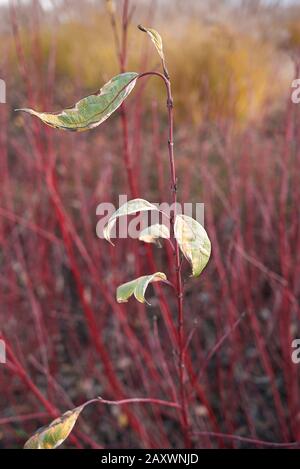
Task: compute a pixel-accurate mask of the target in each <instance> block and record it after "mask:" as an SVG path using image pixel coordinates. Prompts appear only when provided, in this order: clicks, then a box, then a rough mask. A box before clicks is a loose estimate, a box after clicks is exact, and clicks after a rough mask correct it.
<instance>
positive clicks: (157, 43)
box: [138, 24, 169, 78]
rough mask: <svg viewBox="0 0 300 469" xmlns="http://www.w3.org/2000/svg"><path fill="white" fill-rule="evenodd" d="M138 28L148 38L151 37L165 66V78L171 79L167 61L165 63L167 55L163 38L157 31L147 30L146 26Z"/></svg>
mask: <svg viewBox="0 0 300 469" xmlns="http://www.w3.org/2000/svg"><path fill="white" fill-rule="evenodd" d="M138 28H139V29H140V30H141V31H143V32H144V33H147V34H148V36H149V37H150V39H151V41H152V42H153V44H154V45H155V48H156V50H157V52H158V54H159V56H160V58H161V60H162V65H163V69H164V72H165V76H166V77H167V78H169V73H168V70H167V67H166V61H165V54H164V50H163V42H162V38H161V35H160V34H159V33H158V32H157V31H156V30H155V29H152V28H145V26H142V25H141V24H140V25H139V26H138Z"/></svg>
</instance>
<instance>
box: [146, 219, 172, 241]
mask: <svg viewBox="0 0 300 469" xmlns="http://www.w3.org/2000/svg"><path fill="white" fill-rule="evenodd" d="M159 238H164V239H168V238H170V231H169V228H168V227H167V226H166V225H160V224H159V223H156V224H154V225H151V226H148V227H147V228H145V229H144V230H142V231H141V233H140V236H139V240H140V241H144V243H154V244H157V245H158V246H161V244H160V242H159Z"/></svg>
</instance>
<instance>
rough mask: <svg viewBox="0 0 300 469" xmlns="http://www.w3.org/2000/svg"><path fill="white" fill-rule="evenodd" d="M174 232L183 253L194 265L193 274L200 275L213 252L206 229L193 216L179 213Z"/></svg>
mask: <svg viewBox="0 0 300 469" xmlns="http://www.w3.org/2000/svg"><path fill="white" fill-rule="evenodd" d="M174 233H175V238H176V239H177V242H178V244H179V247H180V249H181V251H182V253H183V255H184V256H185V258H186V259H187V260H188V261H189V263H190V264H191V265H192V271H193V276H194V277H198V276H199V275H200V274H201V272H202V270H203V269H204V268H205V266H206V264H207V263H208V260H209V258H210V253H211V244H210V240H209V237H208V236H207V233H206V231H205V229H204V228H203V226H202V225H200V223H198V222H197V221H196V220H194V219H193V218H191V217H188V216H187V215H177V217H176V220H175V226H174Z"/></svg>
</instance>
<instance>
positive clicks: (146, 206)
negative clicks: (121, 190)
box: [103, 199, 158, 244]
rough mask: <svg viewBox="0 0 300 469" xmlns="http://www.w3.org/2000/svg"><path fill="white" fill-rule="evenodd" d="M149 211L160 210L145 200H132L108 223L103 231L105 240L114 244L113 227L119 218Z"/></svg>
mask: <svg viewBox="0 0 300 469" xmlns="http://www.w3.org/2000/svg"><path fill="white" fill-rule="evenodd" d="M147 210H158V208H157V207H156V206H155V205H154V204H151V203H150V202H148V201H147V200H144V199H132V200H129V201H128V202H126V203H125V204H123V205H121V207H120V208H119V209H118V210H116V211H115V212H114V213H113V214H112V216H111V217H110V219H109V220H108V222H107V223H106V225H105V227H104V230H103V235H104V238H105V239H106V240H107V241H108V242H110V243H111V244H113V243H112V242H111V239H110V233H111V230H112V229H113V227H114V226H115V223H116V220H117V218H119V217H121V216H124V215H133V214H135V213H137V212H145V211H147Z"/></svg>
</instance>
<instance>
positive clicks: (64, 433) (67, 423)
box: [24, 404, 85, 449]
mask: <svg viewBox="0 0 300 469" xmlns="http://www.w3.org/2000/svg"><path fill="white" fill-rule="evenodd" d="M84 407H85V404H84V405H82V406H79V407H75V409H73V410H69V411H68V412H65V413H64V414H63V415H62V416H61V417H59V418H57V419H55V420H53V422H51V423H50V425H48V426H46V427H42V428H40V429H39V430H38V431H37V432H36V433H35V434H34V435H33V436H32V437H31V438H29V440H28V441H27V442H26V443H25V445H24V448H25V449H55V448H57V447H58V446H59V445H61V444H62V443H63V442H64V441H65V439H66V438H68V436H69V434H70V433H71V431H72V430H73V427H74V425H75V423H76V420H77V419H78V417H79V415H80V412H81V411H82V409H83V408H84Z"/></svg>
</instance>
